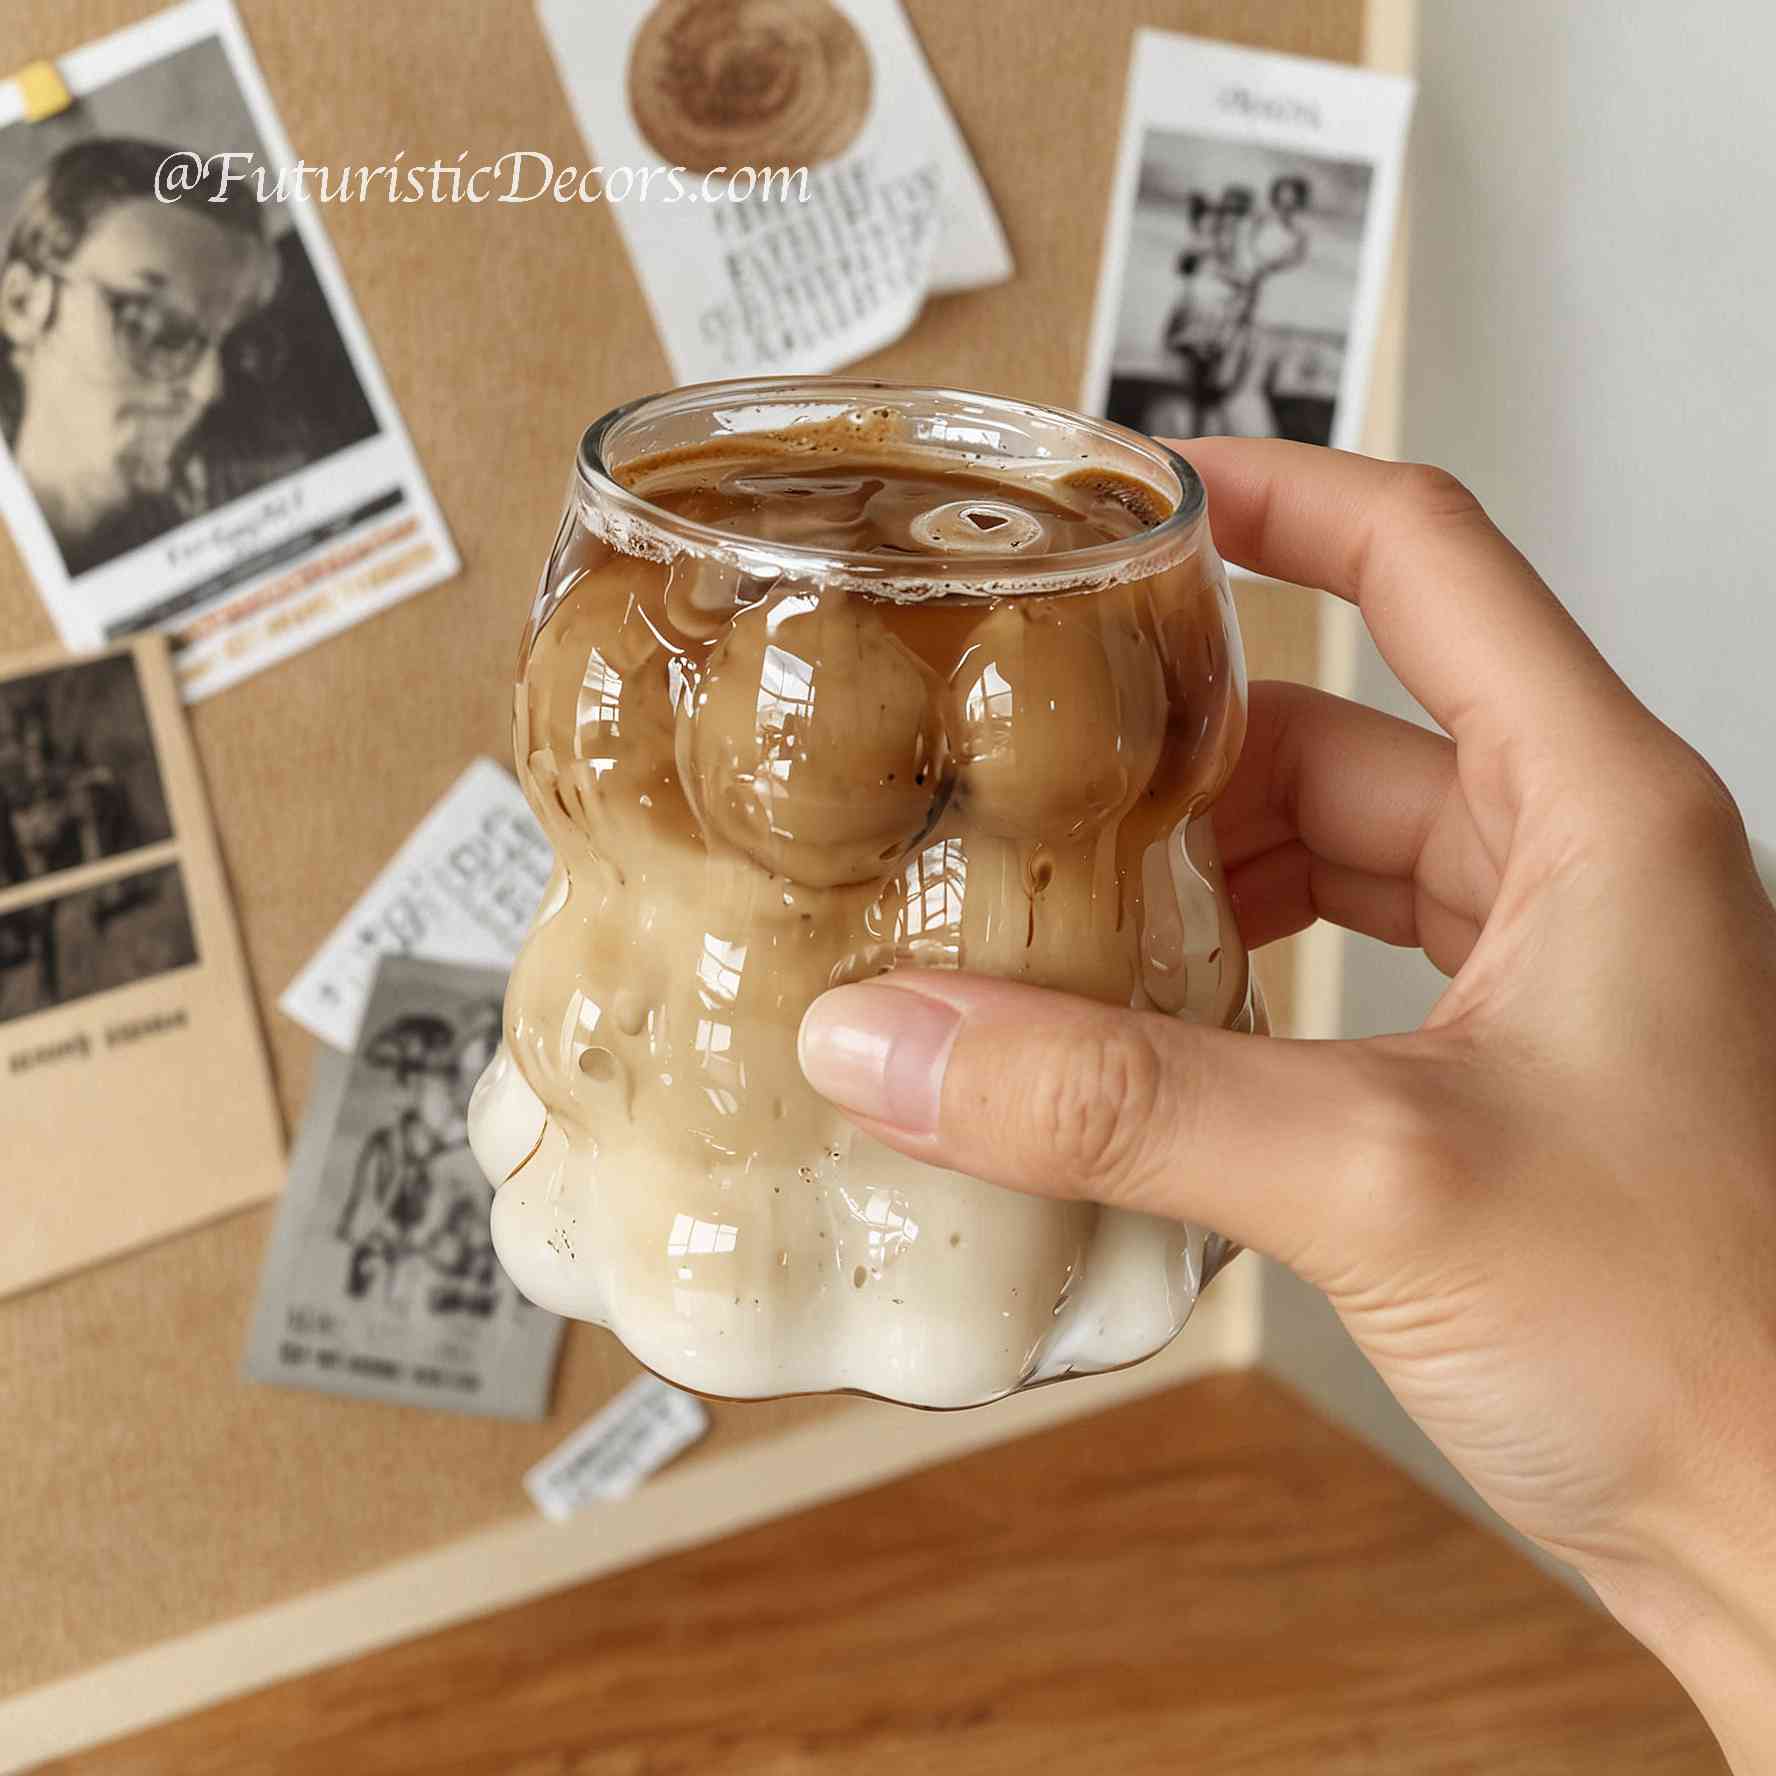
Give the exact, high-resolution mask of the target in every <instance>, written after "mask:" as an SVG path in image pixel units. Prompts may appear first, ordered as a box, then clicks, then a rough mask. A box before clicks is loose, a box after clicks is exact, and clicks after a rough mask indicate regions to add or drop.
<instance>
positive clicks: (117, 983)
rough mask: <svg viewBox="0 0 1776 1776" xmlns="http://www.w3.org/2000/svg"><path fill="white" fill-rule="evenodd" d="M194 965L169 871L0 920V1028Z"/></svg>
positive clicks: (174, 872)
mask: <svg viewBox="0 0 1776 1776" xmlns="http://www.w3.org/2000/svg"><path fill="white" fill-rule="evenodd" d="M196 960H197V939H196V937H195V936H194V935H193V933H192V928H191V908H190V905H189V903H188V902H187V900H186V898H185V882H184V878H183V877H182V876H181V874H180V872H179V866H178V865H177V864H173V863H169V864H164V865H162V866H161V867H160V868H158V869H149V870H143V871H141V872H140V873H138V874H136V875H129V876H119V877H116V878H114V879H112V880H110V881H106V882H100V883H97V884H96V885H94V886H93V887H90V888H81V889H76V890H75V891H74V892H73V893H71V894H62V895H55V896H52V897H50V898H49V899H47V900H33V901H29V902H27V903H26V904H25V905H24V906H19V907H14V908H12V909H11V910H10V911H7V912H0V1024H4V1023H10V1022H11V1021H12V1020H13V1019H14V1018H22V1017H31V1016H33V1015H34V1014H35V1013H37V1012H40V1011H50V1010H52V1009H54V1008H55V1007H57V1006H60V1005H72V1004H73V1003H74V1002H75V1001H76V1000H79V999H86V998H90V997H91V996H92V995H93V994H94V993H108V992H110V991H111V990H112V989H113V988H115V987H128V986H133V985H135V984H136V983H137V982H139V981H148V980H153V979H154V978H155V977H156V976H158V975H163V974H170V973H171V972H172V971H173V970H174V969H177V968H189V967H190V966H191V965H192V964H193V963H194V962H196Z"/></svg>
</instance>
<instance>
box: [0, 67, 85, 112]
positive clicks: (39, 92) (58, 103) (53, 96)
mask: <svg viewBox="0 0 1776 1776" xmlns="http://www.w3.org/2000/svg"><path fill="white" fill-rule="evenodd" d="M13 78H14V79H15V80H16V81H17V82H18V84H19V91H20V92H22V93H23V94H24V95H25V121H26V122H27V123H41V122H42V121H43V120H44V118H46V117H54V116H55V114H56V113H57V112H58V111H66V110H67V109H68V107H69V106H70V105H72V104H73V103H74V95H73V94H72V93H71V92H69V91H68V88H67V86H66V84H65V83H64V82H63V80H62V77H61V75H60V74H58V73H57V72H56V65H55V63H54V62H33V63H32V64H31V65H30V66H29V67H28V68H21V69H19V71H18V73H17V74H15V75H14V76H13Z"/></svg>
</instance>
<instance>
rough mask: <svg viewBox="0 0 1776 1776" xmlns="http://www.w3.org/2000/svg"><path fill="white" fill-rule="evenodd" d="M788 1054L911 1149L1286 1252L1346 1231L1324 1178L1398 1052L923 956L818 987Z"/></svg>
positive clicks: (1340, 1162)
mask: <svg viewBox="0 0 1776 1776" xmlns="http://www.w3.org/2000/svg"><path fill="white" fill-rule="evenodd" d="M798 1050H799V1054H800V1057H801V1063H802V1070H803V1072H804V1073H805V1074H806V1075H807V1078H808V1082H809V1083H810V1084H811V1085H812V1086H813V1087H814V1089H815V1090H816V1091H818V1092H820V1093H821V1094H822V1095H823V1096H824V1097H827V1098H829V1099H831V1100H832V1102H833V1103H835V1104H836V1105H837V1106H838V1107H839V1108H840V1109H841V1110H843V1111H845V1112H846V1113H847V1114H848V1115H849V1116H851V1117H852V1119H853V1120H854V1121H856V1122H857V1123H858V1124H859V1125H860V1126H861V1127H862V1128H863V1129H864V1130H865V1131H866V1132H868V1133H869V1134H871V1135H874V1136H875V1137H876V1138H877V1139H878V1140H881V1141H883V1142H885V1143H886V1144H887V1145H889V1146H891V1147H894V1148H897V1149H899V1150H900V1151H901V1152H903V1153H907V1154H910V1155H912V1156H913V1157H914V1158H917V1159H923V1160H928V1161H930V1162H932V1163H934V1164H938V1165H943V1166H948V1167H950V1168H952V1169H953V1170H955V1171H959V1172H967V1173H970V1174H971V1175H973V1176H975V1177H979V1178H985V1179H987V1180H989V1181H990V1182H992V1183H994V1184H1003V1185H1006V1186H1008V1187H1010V1188H1011V1189H1013V1190H1022V1191H1027V1192H1030V1193H1032V1194H1035V1195H1040V1196H1055V1197H1079V1198H1088V1199H1090V1200H1092V1201H1096V1202H1102V1203H1109V1204H1113V1205H1115V1206H1116V1207H1118V1208H1127V1209H1139V1210H1144V1211H1146V1212H1148V1213H1150V1214H1156V1215H1168V1216H1172V1217H1175V1218H1177V1219H1182V1220H1190V1221H1196V1222H1200V1223H1204V1224H1206V1225H1208V1226H1211V1227H1213V1228H1215V1229H1216V1230H1217V1231H1218V1232H1220V1233H1224V1234H1226V1235H1227V1236H1228V1237H1230V1238H1231V1239H1234V1240H1236V1241H1238V1242H1239V1243H1240V1244H1241V1245H1249V1246H1251V1247H1253V1248H1254V1249H1256V1250H1258V1251H1262V1252H1266V1253H1269V1254H1270V1255H1271V1256H1273V1257H1277V1258H1281V1259H1283V1260H1285V1261H1286V1262H1293V1261H1296V1260H1298V1259H1299V1258H1300V1257H1301V1256H1303V1255H1305V1254H1306V1252H1307V1251H1308V1250H1309V1249H1311V1248H1313V1247H1316V1246H1322V1245H1329V1246H1332V1247H1334V1248H1335V1247H1337V1246H1338V1245H1339V1244H1340V1243H1342V1239H1343V1238H1348V1237H1349V1231H1350V1221H1351V1218H1352V1210H1353V1208H1354V1207H1355V1205H1353V1204H1352V1203H1351V1202H1350V1201H1349V1200H1348V1198H1347V1197H1346V1192H1344V1191H1342V1190H1340V1189H1338V1188H1337V1187H1336V1183H1337V1180H1338V1179H1339V1177H1340V1176H1341V1175H1342V1176H1344V1177H1350V1176H1352V1175H1363V1174H1364V1173H1365V1172H1366V1170H1367V1168H1366V1167H1365V1166H1364V1164H1363V1157H1364V1151H1365V1148H1366V1147H1367V1146H1368V1145H1369V1143H1370V1142H1371V1141H1372V1140H1373V1139H1375V1138H1376V1137H1377V1135H1378V1134H1379V1132H1380V1130H1381V1129H1382V1128H1384V1127H1385V1124H1386V1120H1387V1118H1386V1114H1385V1112H1386V1109H1387V1105H1388V1101H1389V1097H1390V1095H1391V1091H1390V1084H1391V1082H1390V1081H1389V1079H1388V1078H1387V1075H1388V1074H1389V1073H1391V1072H1392V1071H1393V1070H1394V1069H1395V1068H1397V1067H1398V1066H1399V1064H1400V1063H1399V1062H1398V1061H1390V1060H1388V1059H1387V1058H1386V1057H1385V1055H1384V1053H1383V1052H1381V1051H1379V1050H1377V1049H1376V1048H1375V1047H1374V1046H1373V1045H1370V1044H1365V1043H1355V1042H1293V1041H1284V1040H1280V1039H1277V1038H1270V1037H1262V1036H1244V1035H1235V1034H1234V1033H1232V1032H1231V1031H1227V1030H1218V1029H1208V1028H1204V1027H1203V1026H1201V1025H1196V1024H1186V1023H1182V1022H1180V1021H1179V1020H1177V1019H1176V1018H1171V1017H1166V1016H1164V1015H1162V1014H1161V1013H1158V1012H1138V1011H1126V1010H1119V1009H1117V1008H1115V1007H1111V1006H1106V1005H1100V1004H1097V1003H1095V1002H1094V1001H1092V1000H1088V999H1080V998H1076V997H1074V996H1072V995H1070V994H1065V993H1056V992H1049V991H1045V990H1043V989H1041V988H1038V987H1029V986H1021V985H1017V984H1015V983H1013V982H1010V981H1004V980H996V979H991V978H988V977H985V976H980V975H967V974H957V973H951V972H948V971H940V970H935V969H905V970H901V971H897V972H895V973H892V974H887V975H883V976H881V977H879V978H878V979H876V980H872V981H865V982H860V983H858V984H857V985H854V986H845V987H836V988H834V989H833V990H832V991H830V992H827V993H824V994H822V995H821V996H820V998H818V999H816V1000H815V1001H814V1003H813V1004H812V1005H811V1006H810V1007H809V1008H808V1012H807V1015H806V1016H805V1017H804V1018H803V1020H802V1027H801V1035H800V1038H799V1044H798ZM1341 1198H1345V1199H1346V1200H1342V1201H1341V1200H1340V1199H1341ZM1357 1213H1358V1215H1359V1216H1360V1215H1361V1211H1360V1210H1358V1211H1357ZM1334 1223H1336V1225H1334ZM1341 1229H1342V1234H1341V1231H1340V1230H1341Z"/></svg>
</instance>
